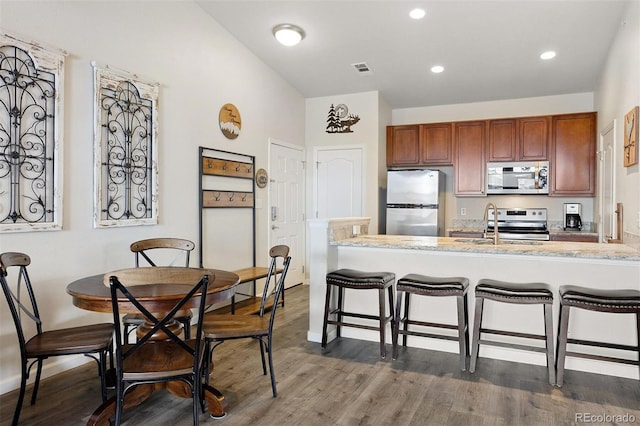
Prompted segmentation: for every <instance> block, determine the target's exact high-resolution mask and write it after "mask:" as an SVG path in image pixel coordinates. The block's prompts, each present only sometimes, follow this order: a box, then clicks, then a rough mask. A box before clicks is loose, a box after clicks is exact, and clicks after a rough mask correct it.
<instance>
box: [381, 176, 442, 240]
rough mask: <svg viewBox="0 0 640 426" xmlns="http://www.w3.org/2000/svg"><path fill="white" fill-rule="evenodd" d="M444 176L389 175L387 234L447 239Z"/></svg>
mask: <svg viewBox="0 0 640 426" xmlns="http://www.w3.org/2000/svg"><path fill="white" fill-rule="evenodd" d="M444 178H445V176H444V173H442V172H441V171H438V170H389V171H388V172H387V235H426V236H433V237H435V236H441V237H442V236H444V231H445V230H444V190H445V186H444Z"/></svg>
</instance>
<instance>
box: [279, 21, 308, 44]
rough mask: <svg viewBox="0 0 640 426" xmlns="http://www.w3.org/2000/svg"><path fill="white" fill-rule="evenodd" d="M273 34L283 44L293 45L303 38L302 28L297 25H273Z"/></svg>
mask: <svg viewBox="0 0 640 426" xmlns="http://www.w3.org/2000/svg"><path fill="white" fill-rule="evenodd" d="M273 35H274V37H275V38H276V40H278V41H279V42H280V43H281V44H284V45H285V46H295V45H296V44H298V43H300V41H302V39H303V38H304V36H305V34H304V30H303V29H302V28H300V27H298V26H297V25H292V24H280V25H276V26H275V27H273Z"/></svg>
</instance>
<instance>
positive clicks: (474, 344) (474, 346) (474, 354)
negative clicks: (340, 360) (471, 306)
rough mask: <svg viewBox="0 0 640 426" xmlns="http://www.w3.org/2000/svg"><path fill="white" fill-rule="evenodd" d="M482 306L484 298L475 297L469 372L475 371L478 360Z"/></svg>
mask: <svg viewBox="0 0 640 426" xmlns="http://www.w3.org/2000/svg"><path fill="white" fill-rule="evenodd" d="M483 305H484V297H476V313H475V316H474V319H473V339H472V341H471V362H470V365H469V372H470V373H473V372H474V371H476V361H477V359H478V351H479V349H480V326H481V323H482V308H483Z"/></svg>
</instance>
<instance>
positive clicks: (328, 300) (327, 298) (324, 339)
mask: <svg viewBox="0 0 640 426" xmlns="http://www.w3.org/2000/svg"><path fill="white" fill-rule="evenodd" d="M330 304H331V285H329V284H327V292H326V296H325V300H324V322H323V323H322V347H323V348H326V347H327V322H328V321H329V312H330V307H329V305H330Z"/></svg>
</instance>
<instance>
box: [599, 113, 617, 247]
mask: <svg viewBox="0 0 640 426" xmlns="http://www.w3.org/2000/svg"><path fill="white" fill-rule="evenodd" d="M615 127H616V126H615V120H614V121H613V122H612V123H611V124H609V125H608V126H607V127H606V128H605V129H604V130H602V132H601V133H600V145H601V146H600V154H601V155H600V167H601V173H600V221H601V223H602V228H601V230H600V241H602V242H607V241H608V240H611V239H617V238H620V236H619V235H616V234H617V228H616V219H617V217H616V213H615V210H616V197H615V161H616V156H615V152H616V147H615V145H616V139H615Z"/></svg>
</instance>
